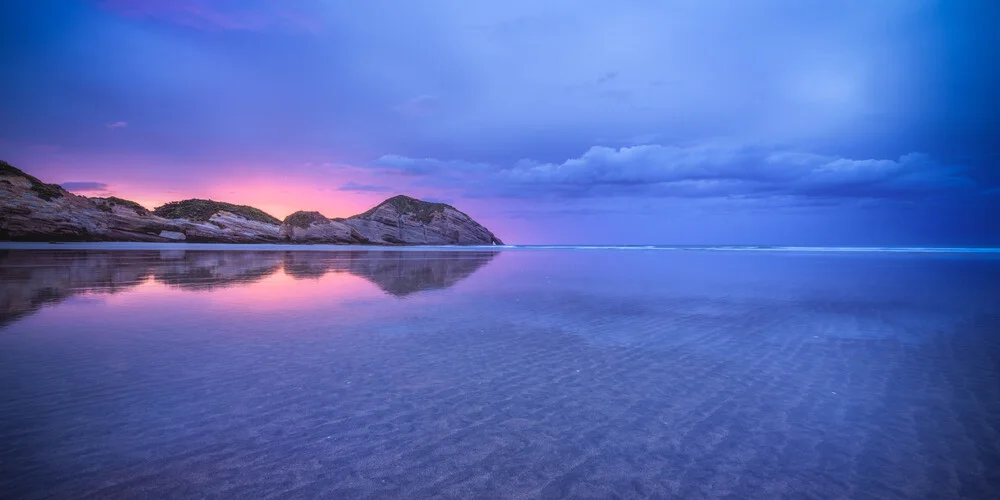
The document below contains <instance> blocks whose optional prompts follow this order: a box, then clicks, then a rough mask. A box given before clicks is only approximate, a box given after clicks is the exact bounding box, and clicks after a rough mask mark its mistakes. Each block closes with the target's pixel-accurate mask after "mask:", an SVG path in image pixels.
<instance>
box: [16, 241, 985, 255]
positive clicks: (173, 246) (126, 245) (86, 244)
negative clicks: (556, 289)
mask: <svg viewBox="0 0 1000 500" xmlns="http://www.w3.org/2000/svg"><path fill="white" fill-rule="evenodd" d="M0 250H255V251H260V250H264V251H351V250H364V251H376V250H377V251H387V252H394V251H419V250H425V251H426V250H434V251H459V252H461V251H483V250H643V251H709V252H785V253H853V254H856V253H896V254H898V253H904V254H984V255H992V254H998V255H1000V247H911V246H907V247H902V246H901V247H855V246H843V247H829V246H754V245H746V246H742V245H354V244H339V245H338V244H310V243H193V242H192V243H185V242H135V241H99V242H94V241H81V242H31V241H0Z"/></svg>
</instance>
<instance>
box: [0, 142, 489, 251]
mask: <svg viewBox="0 0 1000 500" xmlns="http://www.w3.org/2000/svg"><path fill="white" fill-rule="evenodd" d="M0 240H14V241H153V242H156V241H164V242H165V241H189V242H205V243H282V242H287V243H328V244H374V245H502V244H503V242H502V241H500V239H499V238H497V237H496V236H494V235H493V233H492V232H490V231H489V230H488V229H486V228H485V227H483V226H482V225H480V224H479V223H477V222H476V221H474V220H473V219H472V218H471V217H469V216H468V215H466V214H464V213H462V212H460V211H458V210H457V209H455V208H454V207H452V206H450V205H446V204H444V203H431V202H426V201H421V200H417V199H414V198H410V197H408V196H402V195H401V196H395V197H392V198H389V199H388V200H386V201H384V202H382V203H380V204H379V205H377V206H375V207H374V208H372V209H371V210H368V211H367V212H364V213H362V214H358V215H355V216H353V217H349V218H347V219H328V218H326V217H325V216H323V215H322V214H320V213H319V212H296V213H294V214H292V215H289V216H288V217H287V218H286V219H285V220H284V221H280V220H278V219H277V218H275V217H273V216H271V215H269V214H267V213H265V212H263V211H261V210H259V209H256V208H253V207H248V206H244V205H234V204H231V203H223V202H217V201H212V200H201V199H190V200H183V201H175V202H171V203H167V204H165V205H163V206H161V207H158V208H156V209H155V210H152V211H150V210H148V209H146V208H145V207H143V206H141V205H139V204H138V203H135V202H133V201H129V200H124V199H121V198H115V197H108V198H87V197H84V196H78V195H75V194H73V193H70V192H68V191H66V190H65V189H63V188H62V187H60V186H58V185H55V184H46V183H44V182H42V181H40V180H38V179H36V178H35V177H32V176H30V175H28V174H26V173H24V172H22V171H20V170H18V169H17V168H14V167H13V166H11V165H10V164H8V163H6V162H3V161H0Z"/></svg>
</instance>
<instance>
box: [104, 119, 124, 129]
mask: <svg viewBox="0 0 1000 500" xmlns="http://www.w3.org/2000/svg"><path fill="white" fill-rule="evenodd" d="M105 127H108V128H109V129H111V130H114V129H116V128H125V127H128V122H123V121H117V122H114V123H108V124H107V125H105Z"/></svg>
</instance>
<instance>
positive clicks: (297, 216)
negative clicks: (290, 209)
mask: <svg viewBox="0 0 1000 500" xmlns="http://www.w3.org/2000/svg"><path fill="white" fill-rule="evenodd" d="M316 222H330V219H327V218H326V217H324V216H323V214H321V213H319V212H305V211H298V212H295V213H294V214H292V215H289V216H288V217H285V224H288V225H290V226H293V227H301V228H303V229H305V228H307V227H309V226H310V225H311V224H313V223H316Z"/></svg>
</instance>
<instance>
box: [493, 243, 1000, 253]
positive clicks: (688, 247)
mask: <svg viewBox="0 0 1000 500" xmlns="http://www.w3.org/2000/svg"><path fill="white" fill-rule="evenodd" d="M501 248H510V249H532V250H533V249H539V250H546V249H548V250H558V249H562V250H571V249H572V250H673V251H684V250H687V251H692V250H693V251H725V252H854V253H986V254H993V253H998V254H1000V247H809V246H749V245H748V246H740V245H706V246H698V245H505V246H503V247H501Z"/></svg>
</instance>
